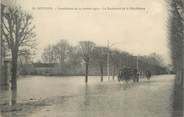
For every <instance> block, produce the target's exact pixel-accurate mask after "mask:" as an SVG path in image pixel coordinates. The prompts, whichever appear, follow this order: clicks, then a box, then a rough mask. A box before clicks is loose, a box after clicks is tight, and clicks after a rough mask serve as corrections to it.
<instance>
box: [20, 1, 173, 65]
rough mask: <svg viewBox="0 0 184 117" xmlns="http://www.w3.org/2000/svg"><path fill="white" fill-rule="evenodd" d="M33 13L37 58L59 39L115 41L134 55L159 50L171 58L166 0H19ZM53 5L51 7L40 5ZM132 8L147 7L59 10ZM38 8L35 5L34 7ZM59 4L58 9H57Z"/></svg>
mask: <svg viewBox="0 0 184 117" xmlns="http://www.w3.org/2000/svg"><path fill="white" fill-rule="evenodd" d="M18 1H19V3H20V4H21V5H22V6H23V7H24V8H25V9H26V10H28V11H29V12H31V13H32V14H33V17H34V24H35V25H36V30H35V31H36V33H37V38H38V47H37V48H38V50H39V51H37V52H38V54H37V58H39V57H40V54H41V52H42V50H43V48H44V47H45V46H47V45H48V44H55V43H57V42H58V41H59V40H60V39H65V40H68V41H69V42H70V43H71V44H76V43H77V42H78V41H81V40H91V41H93V42H95V43H96V44H97V45H103V46H106V45H107V40H109V41H110V43H111V44H113V43H116V44H115V45H114V46H113V47H112V48H119V49H121V50H123V51H128V52H130V53H132V54H134V55H138V54H140V55H147V54H150V53H152V52H156V53H158V54H160V55H161V56H163V57H164V60H165V62H169V61H170V59H169V58H170V55H169V49H168V41H167V37H168V34H167V19H168V15H167V6H166V3H165V2H164V0H18ZM39 7H51V8H53V10H50V9H47V10H46V9H45V10H44V9H37V8H39ZM64 7H69V8H106V7H110V8H120V7H121V8H129V7H134V8H135V7H139V8H145V10H143V9H141V10H108V11H107V10H96V11H95V10H80V11H79V10H58V9H57V8H64ZM33 8H35V9H33ZM55 8H56V9H55Z"/></svg>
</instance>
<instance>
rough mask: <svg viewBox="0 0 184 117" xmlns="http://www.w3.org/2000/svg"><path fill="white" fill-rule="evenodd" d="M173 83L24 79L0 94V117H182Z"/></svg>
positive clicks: (161, 80)
mask: <svg viewBox="0 0 184 117" xmlns="http://www.w3.org/2000/svg"><path fill="white" fill-rule="evenodd" d="M173 82H174V78H173V76H157V77H156V78H153V79H151V80H150V81H147V80H145V79H141V81H140V82H139V83H133V82H129V83H128V84H127V83H122V82H121V83H119V82H117V81H112V80H110V81H108V80H107V79H106V78H104V82H103V83H101V82H100V77H91V78H89V84H87V85H86V84H85V83H84V78H83V77H77V78H75V77H67V78H60V77H40V76H35V77H30V78H24V79H19V81H18V89H17V91H16V90H6V91H1V93H0V108H1V116H2V117H44V116H45V117H53V116H58V117H94V116H95V117H112V116H115V117H122V116H124V117H135V116H136V117H170V116H171V115H173V116H171V117H182V115H183V113H181V112H182V109H183V107H182V105H181V102H182V98H183V97H182V96H183V95H181V91H178V92H176V93H175V95H174V96H172V92H173V86H174V85H173V84H174V83H173ZM173 100H174V102H173ZM172 105H173V106H172ZM172 107H173V108H172ZM172 110H173V111H172ZM179 110H180V111H179Z"/></svg>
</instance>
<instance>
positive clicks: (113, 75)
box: [112, 65, 116, 80]
mask: <svg viewBox="0 0 184 117" xmlns="http://www.w3.org/2000/svg"><path fill="white" fill-rule="evenodd" d="M115 71H116V68H115V65H114V66H113V74H112V79H113V80H114V77H115Z"/></svg>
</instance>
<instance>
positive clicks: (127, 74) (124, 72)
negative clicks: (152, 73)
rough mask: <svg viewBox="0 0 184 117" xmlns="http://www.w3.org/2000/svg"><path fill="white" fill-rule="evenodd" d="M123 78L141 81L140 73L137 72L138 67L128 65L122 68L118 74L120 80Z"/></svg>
mask: <svg viewBox="0 0 184 117" xmlns="http://www.w3.org/2000/svg"><path fill="white" fill-rule="evenodd" d="M123 80H125V81H129V80H133V81H134V82H139V74H138V72H137V69H135V68H128V67H126V68H123V69H121V70H120V71H119V74H118V81H123Z"/></svg>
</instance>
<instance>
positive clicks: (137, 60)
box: [136, 55, 140, 77]
mask: <svg viewBox="0 0 184 117" xmlns="http://www.w3.org/2000/svg"><path fill="white" fill-rule="evenodd" d="M136 69H137V73H138V77H139V76H140V73H139V58H138V55H137V57H136Z"/></svg>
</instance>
